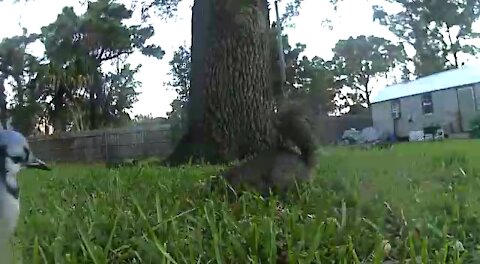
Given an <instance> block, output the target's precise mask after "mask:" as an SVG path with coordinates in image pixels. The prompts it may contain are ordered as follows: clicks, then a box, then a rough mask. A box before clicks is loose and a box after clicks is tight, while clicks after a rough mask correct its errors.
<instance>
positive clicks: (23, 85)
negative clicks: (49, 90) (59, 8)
mask: <svg viewBox="0 0 480 264" xmlns="http://www.w3.org/2000/svg"><path fill="white" fill-rule="evenodd" d="M37 38H38V36H37V35H36V34H27V31H26V29H24V30H23V35H21V36H15V37H11V38H5V39H3V40H2V41H1V42H0V82H1V83H0V90H1V91H0V93H1V94H2V100H1V102H0V105H1V106H0V111H1V115H2V118H1V119H2V123H3V126H4V127H5V125H6V123H5V122H6V119H7V113H6V112H7V102H6V95H5V80H6V79H7V78H9V77H10V78H12V79H13V82H12V83H11V85H12V87H13V92H14V101H13V108H14V109H13V111H12V115H13V116H12V117H13V119H14V125H15V128H16V129H18V130H20V131H21V132H23V133H25V134H28V133H29V132H30V131H31V130H32V129H33V127H34V125H35V120H36V117H35V113H36V112H37V109H38V105H37V103H36V99H37V98H35V94H36V93H37V92H38V91H36V90H35V89H36V87H31V86H27V83H28V82H29V79H31V78H33V75H34V72H35V66H36V65H37V59H36V58H35V57H34V56H32V55H31V54H29V53H28V52H26V48H27V46H28V45H29V44H31V43H32V42H34V41H35V40H36V39H37Z"/></svg>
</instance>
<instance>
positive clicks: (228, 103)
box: [167, 0, 277, 165]
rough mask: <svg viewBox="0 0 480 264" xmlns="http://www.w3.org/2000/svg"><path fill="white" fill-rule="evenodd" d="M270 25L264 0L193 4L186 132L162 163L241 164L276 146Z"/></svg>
mask: <svg viewBox="0 0 480 264" xmlns="http://www.w3.org/2000/svg"><path fill="white" fill-rule="evenodd" d="M245 2H248V3H245ZM269 25H270V22H269V19H268V8H267V1H266V0H251V1H237V0H225V1H212V0H208V1H206V0H197V1H195V3H194V7H193V10H192V82H191V84H192V85H191V90H190V95H189V110H190V111H189V118H190V120H189V131H188V132H187V134H186V135H185V136H184V137H183V138H182V140H180V142H179V144H178V145H177V146H176V148H175V150H174V152H173V153H172V155H171V156H170V157H169V159H167V163H169V164H171V165H176V164H181V163H185V162H188V161H189V160H191V161H193V162H196V161H201V160H203V161H207V162H210V163H219V162H227V161H231V160H234V159H237V158H239V159H243V158H245V157H246V156H249V155H253V154H255V153H257V152H258V151H261V150H264V149H266V148H269V147H271V146H273V145H274V144H275V143H276V142H277V137H276V135H275V130H274V129H273V122H272V119H271V115H272V114H273V111H274V107H275V102H274V96H273V92H272V76H271V74H272V72H271V65H272V63H271V62H272V61H271V59H272V58H271V52H270V51H271V44H272V43H271V33H270V26H269Z"/></svg>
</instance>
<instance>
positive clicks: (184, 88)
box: [167, 46, 191, 143]
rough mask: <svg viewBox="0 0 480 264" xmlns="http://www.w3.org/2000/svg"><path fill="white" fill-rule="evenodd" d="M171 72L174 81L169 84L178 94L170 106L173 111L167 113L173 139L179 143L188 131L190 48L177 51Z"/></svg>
mask: <svg viewBox="0 0 480 264" xmlns="http://www.w3.org/2000/svg"><path fill="white" fill-rule="evenodd" d="M169 64H170V66H171V70H170V73H169V75H171V76H172V80H171V81H169V82H168V83H167V85H168V86H170V87H172V88H173V89H174V90H175V91H176V92H177V98H176V99H175V100H173V102H172V103H171V104H170V105H171V106H172V111H171V112H169V113H167V116H168V123H169V124H170V126H171V127H170V132H171V133H170V134H171V139H172V141H173V142H174V143H177V142H178V140H180V139H181V137H182V136H183V134H184V133H185V132H186V129H187V125H188V124H187V115H188V111H187V104H188V93H189V91H190V78H191V52H190V48H187V47H185V46H180V47H179V49H178V50H177V51H175V53H174V55H173V58H172V60H171V61H170V62H169Z"/></svg>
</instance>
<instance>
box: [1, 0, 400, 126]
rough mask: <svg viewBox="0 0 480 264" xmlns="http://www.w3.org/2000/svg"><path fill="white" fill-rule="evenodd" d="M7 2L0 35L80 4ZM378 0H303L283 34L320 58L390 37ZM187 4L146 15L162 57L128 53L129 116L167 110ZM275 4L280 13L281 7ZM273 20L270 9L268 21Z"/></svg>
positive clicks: (186, 28)
mask: <svg viewBox="0 0 480 264" xmlns="http://www.w3.org/2000/svg"><path fill="white" fill-rule="evenodd" d="M12 2H13V0H12V1H8V0H7V1H3V2H0V25H1V27H0V39H1V38H4V37H11V36H14V35H19V34H21V27H25V28H27V29H28V31H29V33H34V32H40V28H41V27H42V26H45V25H48V24H49V23H51V22H53V21H54V20H55V19H56V17H57V15H58V14H59V13H60V12H61V10H62V8H63V7H64V6H66V5H69V6H73V7H74V8H75V11H76V12H77V13H80V12H83V11H84V10H85V8H86V7H85V6H83V7H82V5H81V3H82V2H83V1H79V0H62V1H59V0H30V1H28V2H27V3H16V4H12ZM122 2H127V3H128V2H131V1H122ZM282 2H286V0H283V1H282ZM380 3H381V4H383V3H384V1H382V0H369V1H365V0H345V1H344V3H343V4H341V5H340V6H339V8H338V12H336V13H335V12H334V11H333V7H332V6H331V5H330V4H329V3H328V1H327V0H304V2H303V4H302V8H301V10H300V15H299V16H298V17H296V18H294V20H293V22H294V23H295V27H294V28H287V29H286V30H285V33H288V35H289V39H290V44H291V45H294V44H295V43H296V42H301V43H304V44H306V45H307V49H306V52H305V55H307V56H308V57H313V56H315V55H317V56H320V57H323V58H325V59H328V58H330V57H331V56H332V52H331V50H332V48H333V47H334V45H335V43H336V42H337V41H338V40H340V39H346V38H348V37H350V36H354V37H355V36H358V35H376V36H379V37H384V38H387V39H390V40H395V39H396V38H395V36H394V35H393V34H392V33H391V32H389V31H388V29H387V28H385V27H383V26H380V25H378V24H376V23H374V22H373V21H372V5H373V4H380ZM192 4H193V0H182V2H181V4H180V6H179V8H178V9H179V10H178V12H177V16H176V17H175V18H171V19H168V20H166V21H165V20H161V19H150V21H149V22H150V23H152V24H153V26H154V27H155V32H156V34H155V35H154V36H153V37H152V39H151V40H150V41H149V42H151V43H155V44H157V45H160V46H161V47H162V48H163V49H164V50H165V52H166V54H165V56H164V57H163V59H162V60H157V59H154V58H149V57H145V56H143V55H141V54H133V55H131V57H130V59H129V62H131V63H132V64H134V65H137V64H139V63H141V64H142V65H143V67H142V68H141V70H140V72H139V73H138V74H137V75H136V76H137V80H139V81H141V82H142V83H143V85H142V87H141V88H139V90H138V91H139V92H140V93H141V94H140V96H139V102H137V103H136V104H135V105H134V109H133V115H135V114H145V115H146V114H152V115H153V116H166V113H167V112H168V111H170V110H171V107H170V103H171V102H172V100H173V99H174V98H175V97H176V93H175V92H174V91H172V90H170V89H168V87H166V86H165V85H164V83H165V82H167V81H169V78H170V76H168V75H167V73H168V72H169V70H170V67H169V65H168V62H169V61H170V60H171V58H172V56H173V52H174V51H175V50H177V48H178V47H179V46H181V45H183V44H187V45H190V37H191V31H190V30H191V7H192ZM280 6H281V8H280V12H281V13H282V12H283V9H282V5H280ZM272 7H273V5H272ZM274 18H275V17H274V10H272V13H271V20H272V21H273V19H274ZM326 18H329V19H331V20H332V22H333V23H332V26H333V30H329V29H328V28H325V27H324V26H322V21H323V20H324V19H326ZM31 51H32V53H34V54H35V55H38V56H40V55H42V54H43V45H42V44H41V43H37V44H35V45H32V46H31ZM387 84H388V83H387V82H386V81H381V82H378V83H377V84H375V86H376V87H374V93H376V92H378V89H382V88H383V87H384V86H385V85H387ZM132 117H133V116H132Z"/></svg>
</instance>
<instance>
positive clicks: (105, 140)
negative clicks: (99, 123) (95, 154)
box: [103, 131, 109, 162]
mask: <svg viewBox="0 0 480 264" xmlns="http://www.w3.org/2000/svg"><path fill="white" fill-rule="evenodd" d="M103 144H105V162H108V161H109V158H108V140H107V131H103Z"/></svg>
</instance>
